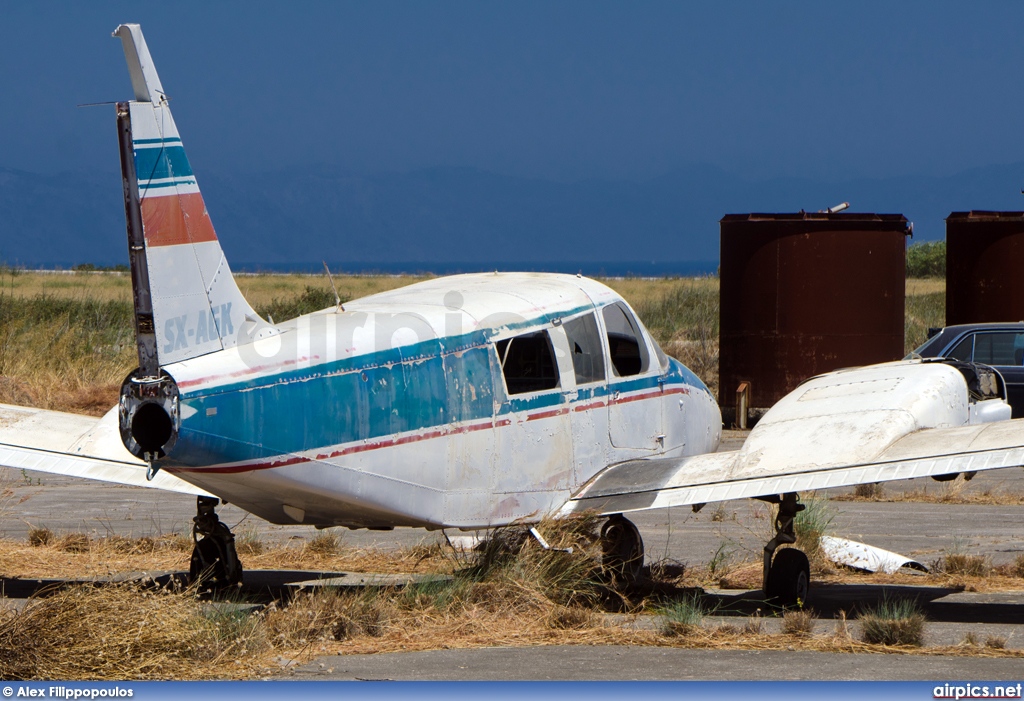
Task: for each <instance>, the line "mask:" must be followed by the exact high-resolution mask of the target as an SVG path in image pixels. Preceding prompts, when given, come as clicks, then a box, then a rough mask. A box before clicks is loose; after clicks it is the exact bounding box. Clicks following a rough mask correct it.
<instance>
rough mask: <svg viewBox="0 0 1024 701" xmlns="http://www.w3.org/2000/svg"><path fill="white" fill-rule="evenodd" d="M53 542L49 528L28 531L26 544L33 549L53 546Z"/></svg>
mask: <svg viewBox="0 0 1024 701" xmlns="http://www.w3.org/2000/svg"><path fill="white" fill-rule="evenodd" d="M54 540H55V538H54V536H53V531H51V530H50V529H49V528H30V529H29V531H28V544H29V545H31V546H32V547H33V548H42V547H46V546H47V545H53V542H54Z"/></svg>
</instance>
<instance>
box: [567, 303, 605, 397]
mask: <svg viewBox="0 0 1024 701" xmlns="http://www.w3.org/2000/svg"><path fill="white" fill-rule="evenodd" d="M562 327H563V328H564V329H565V335H566V337H567V338H568V339H569V352H570V353H572V367H573V370H575V372H576V384H578V385H584V384H586V383H588V382H599V381H601V380H603V379H604V348H603V347H602V345H601V333H600V332H599V331H598V329H597V316H596V315H594V314H584V315H583V316H578V317H576V318H575V319H571V320H569V321H566V322H565V323H564V324H562Z"/></svg>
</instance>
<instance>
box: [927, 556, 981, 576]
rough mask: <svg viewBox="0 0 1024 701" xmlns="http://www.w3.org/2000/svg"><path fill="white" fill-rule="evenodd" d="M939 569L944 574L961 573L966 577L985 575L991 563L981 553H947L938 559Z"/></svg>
mask: <svg viewBox="0 0 1024 701" xmlns="http://www.w3.org/2000/svg"><path fill="white" fill-rule="evenodd" d="M938 569H939V571H941V572H943V573H944V574H954V575H963V576H966V577H987V576H988V575H989V573H990V572H991V571H992V565H991V563H990V562H989V560H988V558H987V557H985V556H983V555H968V554H966V553H957V552H953V553H947V554H946V555H944V556H943V557H942V559H941V560H940V561H939V566H938Z"/></svg>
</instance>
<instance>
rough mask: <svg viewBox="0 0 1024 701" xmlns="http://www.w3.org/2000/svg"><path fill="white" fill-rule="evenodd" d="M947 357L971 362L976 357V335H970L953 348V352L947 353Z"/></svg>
mask: <svg viewBox="0 0 1024 701" xmlns="http://www.w3.org/2000/svg"><path fill="white" fill-rule="evenodd" d="M946 357H947V358H954V359H956V360H967V361H970V360H971V359H972V358H973V357H974V334H973V333H972V334H970V335H969V336H967V338H965V339H963V340H962V341H960V343H958V344H956V345H955V346H953V350H951V351H949V352H948V353H946Z"/></svg>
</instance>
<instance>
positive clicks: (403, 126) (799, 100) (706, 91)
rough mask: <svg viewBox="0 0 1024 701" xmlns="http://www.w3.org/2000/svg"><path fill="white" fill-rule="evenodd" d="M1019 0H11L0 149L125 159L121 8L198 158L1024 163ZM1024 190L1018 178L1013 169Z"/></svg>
mask: <svg viewBox="0 0 1024 701" xmlns="http://www.w3.org/2000/svg"><path fill="white" fill-rule="evenodd" d="M1022 20H1024V4H1022V3H1011V2H990V3H980V4H979V3H964V2H938V1H933V2H900V3H889V2H856V3H853V2H850V3H827V4H826V3H820V2H775V3H763V2H714V3H710V2H709V3H703V4H697V3H681V2H670V3H660V2H641V3H625V2H618V3H609V2H593V1H590V2H529V1H525V2H524V1H517V2H509V3H498V2H486V3H479V2H430V3H428V2H360V3H353V2H329V3H328V2H323V3H318V2H305V3H304V2H296V3H288V4H285V3H260V2H245V3H241V2H224V3H205V2H175V3H141V2H111V3H103V4H98V3H71V2H66V3H53V2H51V3H21V4H15V3H6V4H5V5H4V7H3V22H2V23H0V65H2V66H3V70H2V71H0V94H2V95H3V99H2V101H0V133H2V134H4V136H3V137H2V142H0V166H6V167H11V168H17V169H23V170H30V171H36V172H46V173H54V172H60V171H63V170H85V169H103V170H114V169H116V167H117V165H116V163H117V161H116V151H115V149H114V148H113V147H112V143H113V133H114V132H113V129H114V126H113V117H112V108H111V107H88V108H76V105H77V104H79V103H87V102H100V101H105V100H117V99H128V98H129V97H130V94H131V92H130V84H129V80H128V76H127V72H126V70H125V67H124V61H123V57H122V54H121V50H120V46H119V43H118V42H117V41H116V40H114V39H112V38H111V37H110V32H111V31H112V30H113V29H114V27H115V26H116V25H117V24H118V23H119V22H122V21H131V22H139V23H141V24H142V26H143V30H144V31H145V34H146V37H147V40H148V43H149V46H150V49H151V51H152V53H153V57H154V60H155V62H156V64H157V67H158V69H159V71H160V74H161V77H162V79H163V83H164V87H165V88H166V89H167V91H168V92H169V93H170V95H171V96H172V100H174V102H173V105H174V112H175V117H176V119H177V121H178V126H179V129H180V130H181V133H182V136H183V138H184V140H185V143H186V145H187V147H188V149H189V155H190V157H191V159H192V161H193V165H194V166H195V167H196V169H197V171H198V172H202V171H203V170H205V169H214V170H216V171H218V172H230V171H232V170H235V169H249V170H272V169H275V168H280V167H294V166H302V165H305V164H308V163H312V162H316V163H325V164H329V165H330V166H331V167H333V168H336V169H338V170H339V171H351V172H356V173H365V172H381V171H408V170H412V169H417V168H423V167H432V166H469V167H474V168H480V169H483V170H488V171H492V172H496V173H501V174H510V175H517V176H528V177H537V178H544V179H559V180H570V181H571V180H579V179H585V178H607V179H645V178H649V177H654V176H657V175H659V174H662V173H665V172H668V171H671V170H672V169H674V168H678V167H682V166H685V165H686V164H693V163H709V164H713V165H715V166H718V167H720V168H722V169H724V170H726V171H728V172H730V173H734V174H737V175H741V176H743V177H748V178H752V179H759V178H772V177H777V176H801V175H802V176H810V177H814V178H822V179H849V178H860V177H887V176H895V175H914V174H924V175H947V174H952V173H955V172H958V171H962V170H965V169H968V168H972V167H976V166H982V165H988V164H994V163H1010V162H1017V161H1024V157H1022V153H1021V151H1022V149H1021V145H1020V142H1021V138H1022V136H1021V131H1022V130H1021V128H1020V121H1021V114H1022V109H1021V108H1022V104H1021V103H1022V102H1024V91H1022V90H1021V89H1020V88H1019V85H1018V83H1017V80H1015V79H1016V78H1017V76H1018V74H1019V71H1020V67H1021V65H1022V64H1024V60H1022V59H1024V42H1021V41H1020V31H1021V27H1022V26H1024V22H1022ZM1022 184H1024V183H1022Z"/></svg>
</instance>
